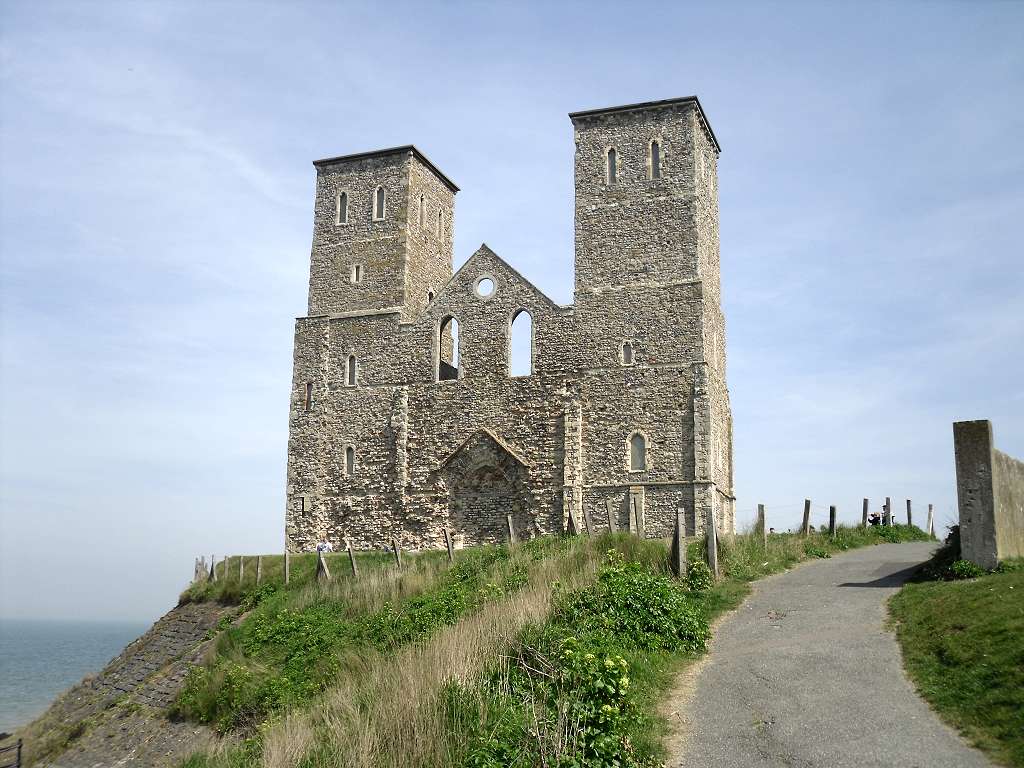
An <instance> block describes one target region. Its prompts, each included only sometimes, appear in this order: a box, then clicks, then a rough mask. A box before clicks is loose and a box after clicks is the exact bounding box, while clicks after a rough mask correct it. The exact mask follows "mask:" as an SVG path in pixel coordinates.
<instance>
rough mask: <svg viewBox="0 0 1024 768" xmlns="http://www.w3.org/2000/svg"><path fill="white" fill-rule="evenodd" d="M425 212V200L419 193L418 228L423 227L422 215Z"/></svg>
mask: <svg viewBox="0 0 1024 768" xmlns="http://www.w3.org/2000/svg"><path fill="white" fill-rule="evenodd" d="M426 212H427V200H426V198H425V197H424V196H423V195H420V229H423V221H424V219H423V217H424V215H425V214H426Z"/></svg>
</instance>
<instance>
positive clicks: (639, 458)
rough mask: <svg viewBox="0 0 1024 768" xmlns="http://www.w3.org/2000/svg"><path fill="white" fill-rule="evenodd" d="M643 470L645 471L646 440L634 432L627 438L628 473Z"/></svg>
mask: <svg viewBox="0 0 1024 768" xmlns="http://www.w3.org/2000/svg"><path fill="white" fill-rule="evenodd" d="M644 469H647V438H645V437H644V436H643V435H641V434H640V433H639V432H636V433H634V434H633V436H632V437H630V438H629V471H630V472H640V471H641V470H644Z"/></svg>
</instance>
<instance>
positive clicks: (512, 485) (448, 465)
mask: <svg viewBox="0 0 1024 768" xmlns="http://www.w3.org/2000/svg"><path fill="white" fill-rule="evenodd" d="M440 471H441V473H442V475H443V476H444V479H445V485H447V487H448V514H449V520H450V525H451V527H452V528H453V530H454V531H455V535H456V538H457V539H458V540H459V541H461V542H462V544H464V545H475V544H494V543H499V542H503V541H506V540H507V539H508V524H507V521H506V516H507V515H512V524H513V526H514V527H515V529H516V533H517V535H519V536H520V537H524V538H525V537H532V536H533V535H534V534H535V532H536V521H535V514H534V513H533V512H534V511H533V510H532V509H531V508H530V503H529V499H530V497H529V494H528V492H527V488H528V474H529V470H528V467H527V465H526V463H525V462H524V461H523V460H522V459H520V458H519V457H518V456H516V455H515V454H514V453H513V452H512V451H511V450H510V449H509V448H508V446H506V445H505V444H504V443H503V442H502V441H501V440H499V439H498V438H497V437H495V436H494V435H493V434H492V433H491V432H489V431H487V430H483V429H482V430H479V431H477V432H475V433H474V434H473V435H472V436H471V437H470V438H469V439H468V440H466V442H465V443H463V444H462V445H461V446H460V447H459V449H458V450H457V451H456V452H455V453H454V454H452V456H451V457H450V458H449V459H448V460H447V461H446V462H445V463H444V464H443V465H442V466H441V468H440Z"/></svg>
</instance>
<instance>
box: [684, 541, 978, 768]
mask: <svg viewBox="0 0 1024 768" xmlns="http://www.w3.org/2000/svg"><path fill="white" fill-rule="evenodd" d="M933 546H934V545H932V544H928V543H913V544H881V545H878V546H874V547H865V548H864V549H858V550H854V551H852V552H847V553H844V554H842V555H838V556H836V557H834V558H832V559H830V560H821V561H815V562H813V563H809V564H806V565H803V566H800V567H798V568H795V569H794V570H791V571H788V572H787V573H783V574H779V575H776V576H772V577H770V578H767V579H764V580H763V581H761V582H759V583H757V584H755V585H754V593H753V594H752V595H751V596H750V597H748V598H747V600H746V601H745V602H744V603H743V605H742V606H741V607H740V608H739V609H738V610H737V611H736V612H735V613H733V614H731V615H729V616H728V617H726V618H725V619H724V620H723V621H722V622H721V624H719V626H718V627H717V629H716V631H715V638H714V641H713V642H712V645H711V652H710V654H709V656H708V657H706V660H705V661H704V662H703V663H702V664H700V665H699V666H698V667H696V668H695V669H694V670H693V672H692V674H691V675H689V679H687V680H684V681H683V683H682V685H681V687H680V690H679V691H677V692H676V694H675V695H674V699H673V700H672V702H671V704H670V707H669V708H670V709H674V710H675V711H674V712H672V713H671V715H670V717H671V719H672V720H674V721H675V722H674V723H673V724H674V725H676V726H678V727H677V729H676V730H677V732H678V735H677V736H676V737H675V738H674V739H673V740H672V742H671V743H670V746H669V749H670V754H671V758H670V760H669V761H668V766H670V768H697V767H698V766H699V767H700V768H717V767H718V766H721V767H722V768H725V767H726V766H728V768H752V767H753V766H786V767H787V768H788V767H790V766H792V767H794V768H812V767H813V768H826V767H827V768H844V767H845V766H858V768H860V767H861V766H885V768H976V767H977V768H982V767H987V766H992V765H993V764H992V763H991V762H989V761H988V760H987V759H986V758H985V757H984V756H983V755H982V754H981V753H980V752H978V751H976V750H974V749H973V748H971V747H969V746H967V745H966V744H965V743H964V742H963V741H962V740H961V739H960V737H959V736H957V734H956V733H955V732H954V731H953V730H952V729H950V728H949V727H948V726H946V725H944V724H943V723H942V722H941V721H940V720H939V719H938V717H937V716H936V715H935V714H933V713H932V711H931V710H930V709H929V708H928V705H927V704H926V703H925V702H924V700H922V699H921V698H919V697H918V696H917V694H916V693H915V691H914V688H913V686H912V685H911V683H910V681H909V680H908V679H907V678H906V676H905V675H904V673H903V668H902V663H901V660H900V651H899V647H898V645H897V643H896V639H895V637H894V636H893V634H892V633H891V632H888V631H887V630H886V629H885V626H884V623H885V620H886V608H885V602H886V600H887V599H888V598H889V596H890V595H892V594H893V593H895V592H896V591H897V590H898V589H899V586H900V585H901V584H902V583H903V581H904V580H905V579H906V578H907V577H908V576H909V574H910V572H911V571H912V570H913V568H914V566H916V565H917V564H919V563H921V562H923V561H924V560H926V559H927V558H928V556H929V555H930V553H931V550H932V548H933Z"/></svg>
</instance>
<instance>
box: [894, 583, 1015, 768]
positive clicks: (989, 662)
mask: <svg viewBox="0 0 1024 768" xmlns="http://www.w3.org/2000/svg"><path fill="white" fill-rule="evenodd" d="M890 609H891V613H892V616H893V619H894V620H895V622H896V631H897V635H898V637H899V640H900V644H901V645H902V647H903V660H904V664H905V666H906V668H907V672H908V673H909V675H910V677H911V679H913V681H914V683H915V684H916V685H917V688H918V691H919V692H920V693H921V695H922V696H923V697H924V698H925V699H926V700H927V701H928V702H929V703H930V704H931V705H932V706H933V707H934V708H935V709H936V710H937V711H938V712H939V713H940V714H941V715H942V716H943V717H944V718H945V719H946V720H947V721H948V722H950V723H951V724H952V725H954V726H955V727H956V728H958V729H959V730H960V731H961V733H963V734H964V735H965V736H966V737H967V738H968V739H969V740H970V741H971V742H973V743H974V744H975V745H976V746H978V747H980V748H982V749H984V750H985V751H986V752H988V753H989V754H990V755H991V756H992V757H994V758H995V759H997V760H999V761H1001V762H1003V763H1005V764H1006V765H1013V766H1024V570H1016V571H1011V572H1007V573H994V574H990V575H987V576H983V577H981V578H977V579H971V580H970V581H935V582H927V583H922V584H908V585H907V586H905V587H904V588H903V589H902V590H901V591H900V592H899V593H898V594H896V595H895V596H894V597H893V598H892V600H891V602H890Z"/></svg>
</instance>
